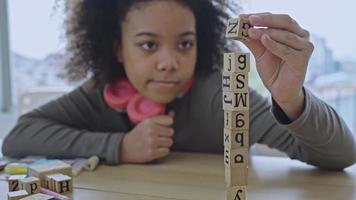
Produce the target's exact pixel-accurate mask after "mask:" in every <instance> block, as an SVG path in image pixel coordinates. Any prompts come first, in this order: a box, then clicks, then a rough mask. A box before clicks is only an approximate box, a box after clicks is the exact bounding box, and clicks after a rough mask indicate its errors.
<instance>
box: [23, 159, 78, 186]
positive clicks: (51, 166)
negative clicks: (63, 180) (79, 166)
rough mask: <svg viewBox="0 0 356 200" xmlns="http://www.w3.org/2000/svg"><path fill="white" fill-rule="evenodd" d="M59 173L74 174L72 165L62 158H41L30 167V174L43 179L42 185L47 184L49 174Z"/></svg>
mask: <svg viewBox="0 0 356 200" xmlns="http://www.w3.org/2000/svg"><path fill="white" fill-rule="evenodd" d="M58 173H61V174H64V175H67V176H72V167H71V166H70V165H69V164H67V163H65V162H63V161H60V160H39V161H37V162H35V163H33V164H31V165H30V166H29V167H28V175H29V176H34V177H38V178H39V179H40V180H41V187H45V186H46V176H47V175H48V174H58Z"/></svg>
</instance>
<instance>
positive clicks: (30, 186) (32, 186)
mask: <svg viewBox="0 0 356 200" xmlns="http://www.w3.org/2000/svg"><path fill="white" fill-rule="evenodd" d="M19 189H20V190H26V191H27V192H28V193H29V194H36V193H39V192H40V179H39V178H36V177H33V176H30V177H27V178H24V179H21V180H19Z"/></svg>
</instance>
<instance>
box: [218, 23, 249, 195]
mask: <svg viewBox="0 0 356 200" xmlns="http://www.w3.org/2000/svg"><path fill="white" fill-rule="evenodd" d="M249 27H250V25H249V23H248V22H247V21H244V20H243V19H241V18H234V19H229V20H228V24H227V30H226V35H225V37H226V38H228V39H235V40H244V39H246V38H247V37H248V32H247V31H248V28H249ZM249 71H250V54H249V53H242V52H233V53H225V54H224V69H223V73H222V88H223V110H224V146H225V150H224V162H225V182H226V186H227V188H226V199H227V200H243V199H246V189H247V180H248V160H249V155H248V153H249V137H248V136H249V107H250V106H249V103H250V99H249V90H248V73H249Z"/></svg>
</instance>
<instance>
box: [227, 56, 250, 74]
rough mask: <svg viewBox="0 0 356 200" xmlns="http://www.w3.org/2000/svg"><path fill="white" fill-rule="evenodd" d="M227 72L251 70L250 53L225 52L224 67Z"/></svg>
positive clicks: (246, 71)
mask: <svg viewBox="0 0 356 200" xmlns="http://www.w3.org/2000/svg"><path fill="white" fill-rule="evenodd" d="M223 71H224V72H226V73H248V72H250V53H224V68H223Z"/></svg>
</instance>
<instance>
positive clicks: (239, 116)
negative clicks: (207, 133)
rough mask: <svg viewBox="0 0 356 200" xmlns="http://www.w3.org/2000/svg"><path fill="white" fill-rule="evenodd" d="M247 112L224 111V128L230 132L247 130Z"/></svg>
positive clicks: (248, 121) (248, 115)
mask: <svg viewBox="0 0 356 200" xmlns="http://www.w3.org/2000/svg"><path fill="white" fill-rule="evenodd" d="M249 112H250V111H249V110H237V111H231V110H224V127H225V128H227V129H230V130H248V129H249V126H250V120H249V117H250V113H249Z"/></svg>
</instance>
